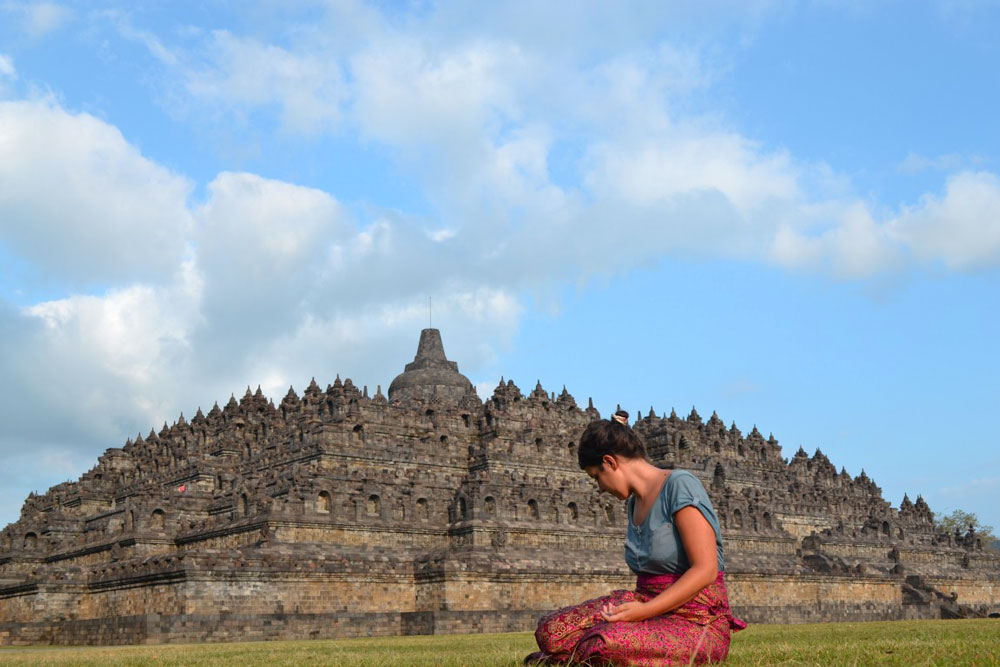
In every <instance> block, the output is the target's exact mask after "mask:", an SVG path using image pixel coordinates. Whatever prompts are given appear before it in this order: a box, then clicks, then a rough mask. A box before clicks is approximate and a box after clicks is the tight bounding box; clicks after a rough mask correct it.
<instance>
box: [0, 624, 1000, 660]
mask: <svg viewBox="0 0 1000 667" xmlns="http://www.w3.org/2000/svg"><path fill="white" fill-rule="evenodd" d="M533 649H534V639H533V637H532V636H531V634H529V633H517V634H502V635H447V636H435V637H385V638H376V639H342V640H317V641H294V642H245V643H232V644H168V645H158V646H116V647H70V648H53V647H28V648H18V647H7V648H0V664H3V665H213V666H214V665H239V666H240V667H256V666H258V665H261V666H262V665H344V666H347V665H351V666H355V665H358V666H364V667H396V666H403V665H406V666H410V665H414V666H421V665H424V666H427V667H431V666H433V667H453V666H455V667H457V666H459V665H480V666H483V667H514V666H515V665H518V664H520V660H521V658H522V657H523V656H524V655H526V654H527V653H529V652H530V651H531V650H533ZM727 665H728V666H729V667H743V666H747V665H754V666H759V665H824V666H825V665H976V666H981V665H1000V620H996V619H986V620H969V621H897V622H890V623H821V624H812V625H753V626H751V627H750V628H748V629H747V630H745V631H743V632H741V633H739V634H737V635H735V636H734V637H733V644H732V647H731V648H730V655H729V661H728V663H727Z"/></svg>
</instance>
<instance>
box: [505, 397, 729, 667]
mask: <svg viewBox="0 0 1000 667" xmlns="http://www.w3.org/2000/svg"><path fill="white" fill-rule="evenodd" d="M579 459H580V467H581V468H583V470H584V471H586V473H587V474H588V475H590V476H591V477H592V478H594V479H595V480H596V481H597V485H598V487H599V488H600V490H601V491H602V492H607V493H610V494H612V495H613V496H616V497H618V498H620V499H622V500H624V499H626V498H628V504H627V507H628V518H629V521H628V534H627V537H626V541H625V560H626V562H627V563H628V566H629V569H631V570H632V572H633V573H635V574H636V575H637V577H638V578H637V581H636V587H635V590H634V591H625V590H619V591H613V592H612V593H611V594H610V595H607V596H605V597H602V598H598V599H596V600H589V601H587V602H584V603H583V604H579V605H576V606H573V607H566V608H565V609H560V610H558V611H555V612H552V613H550V614H547V615H546V616H544V617H542V619H541V621H539V623H538V630H537V631H536V632H535V638H536V639H537V640H538V647H539V648H540V649H541V651H539V652H537V653H533V654H531V655H530V656H528V658H527V659H526V660H525V662H526V663H528V664H534V663H540V664H577V663H584V664H600V665H604V664H611V665H639V666H646V665H648V666H654V665H655V666H659V665H688V664H691V663H692V662H693V663H695V664H700V663H705V662H719V661H722V660H725V659H726V657H727V656H728V655H729V633H730V630H731V629H733V630H741V629H743V628H745V627H746V624H745V623H743V622H742V621H739V620H737V619H735V618H733V616H732V614H731V613H730V610H729V599H728V597H727V595H726V585H725V582H724V581H723V575H722V572H723V569H724V565H725V562H724V560H723V556H722V531H721V529H720V526H719V519H718V517H717V516H716V514H715V509H713V507H712V502H711V501H710V500H709V498H708V494H707V493H706V492H705V487H704V486H702V484H701V482H700V481H698V478H697V477H695V476H694V475H692V474H691V473H689V472H687V471H685V470H673V471H670V470H663V469H660V468H657V467H656V466H654V465H653V464H652V463H650V462H649V459H648V458H647V455H646V448H645V446H644V445H643V443H642V441H641V440H640V439H639V437H638V436H637V435H636V434H635V432H634V431H633V430H632V429H631V428H630V427H629V425H628V413H627V412H624V411H622V410H620V411H618V412H617V413H615V415H614V416H613V417H612V418H611V419H610V420H606V419H601V420H598V421H595V422H592V423H591V424H590V425H589V426H587V428H586V430H585V431H584V432H583V436H582V437H581V438H580V449H579Z"/></svg>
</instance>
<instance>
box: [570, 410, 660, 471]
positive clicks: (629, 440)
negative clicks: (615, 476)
mask: <svg viewBox="0 0 1000 667" xmlns="http://www.w3.org/2000/svg"><path fill="white" fill-rule="evenodd" d="M605 456H617V457H620V458H626V459H648V458H649V457H648V456H647V454H646V446H645V445H644V444H643V443H642V440H640V439H639V436H638V435H636V433H635V431H633V430H632V428H631V427H630V426H629V425H628V413H627V412H625V411H624V410H619V411H618V412H616V413H615V414H614V415H612V416H611V419H598V420H596V421H592V422H590V424H588V425H587V428H586V429H584V431H583V435H581V436H580V448H579V449H578V450H577V458H578V460H579V463H580V467H581V468H586V467H587V466H601V465H603V460H604V457H605Z"/></svg>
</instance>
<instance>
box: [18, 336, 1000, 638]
mask: <svg viewBox="0 0 1000 667" xmlns="http://www.w3.org/2000/svg"><path fill="white" fill-rule="evenodd" d="M387 394H388V395H386V394H383V392H382V388H381V386H377V387H376V389H375V391H374V392H369V390H368V388H367V387H365V386H362V387H359V386H357V385H355V384H354V383H353V382H352V380H350V379H345V380H341V379H340V377H339V376H337V377H336V379H335V380H334V382H333V384H331V385H328V386H327V387H326V388H325V389H322V388H321V387H320V386H319V385H318V384H317V383H316V382H315V380H314V381H312V382H310V384H309V385H308V386H307V387H306V388H305V390H304V391H302V393H301V394H300V393H298V392H296V391H295V390H294V389H291V388H289V390H288V393H287V394H286V395H285V396H284V397H283V398H282V399H281V400H280V402H279V403H278V404H275V403H274V402H273V401H272V400H271V399H269V398H267V397H265V396H264V395H263V393H262V392H261V390H260V389H259V388H258V389H257V390H256V391H251V390H250V389H249V388H248V389H247V390H246V393H245V394H244V395H243V396H242V398H240V399H238V400H237V399H236V398H235V396H233V397H230V399H229V400H228V401H227V402H226V403H225V404H224V405H223V406H222V407H219V405H218V404H216V405H214V406H213V407H212V408H211V410H209V411H208V413H207V414H206V413H203V412H202V411H201V410H200V409H199V410H198V411H197V412H196V414H195V415H194V416H193V417H192V418H191V419H190V420H187V419H185V418H184V417H183V416H180V417H179V418H178V419H177V421H175V422H174V423H173V424H170V425H167V424H164V425H163V427H162V428H161V429H160V430H159V431H156V430H150V432H149V433H148V434H147V435H146V436H141V435H140V436H137V437H136V438H135V439H129V440H128V441H126V442H125V444H124V445H123V446H122V447H120V448H112V449H109V450H107V451H106V452H105V453H104V454H103V455H102V456H100V457H99V459H98V461H97V463H96V465H95V466H94V467H93V468H92V469H91V470H89V471H88V472H86V473H85V474H84V475H83V476H82V477H81V478H80V479H79V480H77V481H75V482H66V483H63V484H59V485H57V486H54V487H52V488H51V489H49V490H48V491H46V492H45V493H44V494H42V495H36V494H31V495H29V496H28V498H27V499H26V500H25V503H24V506H23V508H22V510H21V516H20V518H19V519H18V520H17V521H16V522H14V523H12V524H10V525H8V526H7V527H6V528H4V529H3V530H2V531H0V643H3V644H24V643H52V644H78V643H84V644H118V643H137V642H157V641H159V642H186V641H226V640H237V639H238V640H251V639H276V638H289V639H291V638H312V637H343V636H357V635H361V636H373V635H398V634H429V633H448V632H481V631H485V632H500V631H513V630H526V629H530V628H532V627H533V626H534V623H535V620H536V619H537V617H538V616H539V615H540V614H541V613H543V612H545V611H547V610H550V609H553V608H556V607H558V606H561V605H564V604H567V603H570V602H575V601H579V600H581V599H585V598H587V597H594V596H597V595H600V594H603V593H605V592H606V591H608V590H609V589H611V588H618V587H628V586H630V585H631V583H632V577H631V576H630V575H629V573H628V571H627V570H626V569H625V565H624V562H623V558H622V541H623V533H624V529H625V525H626V523H625V522H626V516H625V513H624V506H623V504H622V503H621V502H618V501H616V500H614V499H613V498H611V497H610V496H600V495H598V494H597V493H596V489H595V487H594V486H593V484H592V483H591V482H590V480H589V479H588V478H587V477H586V476H585V475H583V474H581V472H580V471H579V468H578V466H577V463H576V440H577V438H578V437H579V435H580V433H581V432H582V430H583V428H584V427H585V426H586V424H587V423H589V422H590V421H591V420H592V419H595V418H598V417H599V416H600V415H599V413H598V411H597V410H596V409H595V408H594V406H593V402H592V401H588V402H587V407H586V408H581V407H580V406H579V405H578V404H577V401H576V400H575V399H574V397H573V396H572V395H571V394H570V393H569V392H568V391H567V390H566V388H565V387H563V388H562V390H561V391H560V392H559V393H556V392H554V391H548V390H546V389H545V388H543V387H542V386H541V384H540V383H536V385H535V387H534V389H533V390H532V391H530V392H528V393H527V394H525V393H523V392H522V391H521V389H520V388H519V387H518V386H517V385H516V384H515V383H514V382H513V380H509V379H508V380H503V379H501V381H500V383H499V385H498V386H497V387H496V389H495V390H494V391H493V394H492V395H491V396H488V397H485V400H483V399H481V398H480V397H479V396H477V395H476V392H475V389H474V388H473V386H472V384H471V383H470V382H469V380H468V378H466V377H465V376H464V375H462V374H461V373H460V372H459V370H458V365H457V364H456V363H455V362H453V361H450V360H448V358H447V356H446V355H445V351H444V346H443V343H442V339H441V334H440V332H439V331H438V330H436V329H425V330H424V331H422V332H421V335H420V341H419V344H418V347H417V353H416V355H415V357H414V359H413V361H412V362H411V363H409V364H406V366H405V368H404V370H403V372H402V373H401V374H400V375H399V376H397V377H396V378H395V379H394V380H393V381H392V382H391V384H390V385H389V386H388V390H387ZM634 428H635V429H636V430H637V431H638V432H639V433H640V434H641V435H642V436H643V437H644V438H645V439H646V442H647V443H648V445H649V449H650V454H651V457H652V458H653V460H654V462H655V463H656V464H658V465H661V466H664V467H679V468H684V469H687V470H690V471H691V472H693V473H694V474H695V475H697V476H698V477H699V478H700V479H701V480H702V481H703V483H704V484H705V487H706V488H707V489H708V490H709V493H710V495H711V496H712V500H713V502H714V504H715V506H716V508H717V510H718V512H719V516H720V520H721V522H722V525H723V530H724V540H725V544H726V561H727V577H728V585H729V590H730V595H731V598H732V603H733V606H734V608H735V611H736V612H737V614H738V615H740V616H742V617H744V618H746V619H748V620H750V621H755V622H806V621H863V620H885V619H912V618H941V617H955V616H970V615H979V614H985V613H988V612H990V611H995V610H996V609H997V608H998V606H1000V558H998V556H997V555H996V554H995V553H993V552H991V551H988V550H985V549H984V548H983V544H982V540H981V539H979V538H978V537H977V536H976V535H975V534H942V533H939V532H937V531H936V530H935V527H934V515H933V513H932V512H931V510H930V508H929V507H928V506H927V503H926V502H924V500H923V498H921V497H920V496H917V497H916V500H915V501H911V500H910V498H909V497H908V496H906V497H904V498H903V500H902V502H901V503H900V506H899V507H898V508H895V507H892V506H891V504H890V503H889V502H887V501H886V500H884V499H883V498H882V494H881V489H879V487H878V486H877V485H876V484H875V482H874V481H873V480H872V479H870V478H869V477H868V476H867V474H866V473H865V472H863V471H862V472H861V473H860V474H858V475H857V476H853V477H852V476H851V475H850V474H848V473H847V471H845V470H844V469H843V468H841V469H840V470H838V469H837V467H836V466H835V465H834V464H833V463H832V462H831V461H830V459H829V458H828V457H827V455H826V454H824V453H823V452H821V451H819V450H817V451H816V452H814V453H813V454H812V455H810V454H809V453H807V452H806V451H804V450H802V449H799V450H798V451H797V452H795V453H794V454H793V455H792V456H791V457H790V458H787V459H786V458H785V457H784V456H783V452H782V449H781V447H780V446H779V444H778V441H777V439H775V438H774V437H773V435H769V436H768V437H767V438H765V437H764V436H763V434H762V433H761V431H760V430H758V428H757V427H756V426H753V427H752V429H751V430H750V432H749V433H748V434H746V435H744V434H743V432H742V431H741V430H740V429H739V428H738V427H737V426H736V425H735V424H730V425H729V426H727V425H726V424H725V422H723V420H722V419H721V418H720V417H719V416H718V415H716V414H715V413H714V412H713V413H712V416H711V417H710V418H709V419H707V420H704V419H703V418H702V417H701V415H700V414H699V413H698V411H697V410H695V409H694V408H692V409H691V411H690V413H689V414H688V415H687V416H686V417H679V416H678V415H677V413H676V412H675V411H673V410H671V412H670V414H669V415H666V414H661V415H657V413H656V411H655V410H653V409H652V408H650V410H649V411H648V412H647V413H646V414H645V415H644V416H642V415H640V416H639V418H638V419H637V420H636V421H635V424H634Z"/></svg>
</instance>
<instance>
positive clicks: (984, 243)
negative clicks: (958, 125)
mask: <svg viewBox="0 0 1000 667" xmlns="http://www.w3.org/2000/svg"><path fill="white" fill-rule="evenodd" d="M889 233H890V234H891V235H892V237H894V238H896V239H898V240H899V241H900V242H902V243H905V244H906V245H907V246H908V247H909V248H910V249H911V250H912V252H913V254H914V255H915V256H916V257H917V258H918V259H921V260H923V261H931V262H938V261H939V262H943V263H944V265H945V266H947V267H949V268H952V269H959V270H975V269H983V268H988V267H996V266H1000V178H997V175H996V174H992V173H989V172H983V171H980V172H970V171H963V172H960V173H958V174H955V175H953V176H951V177H949V178H948V182H947V184H946V186H945V192H944V195H943V196H937V195H933V194H928V195H924V197H923V198H922V199H921V200H920V202H919V203H918V204H917V205H915V206H910V207H905V208H904V209H903V211H902V212H901V214H900V215H899V216H898V217H897V218H896V219H894V220H893V221H892V222H891V223H890V224H889Z"/></svg>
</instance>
